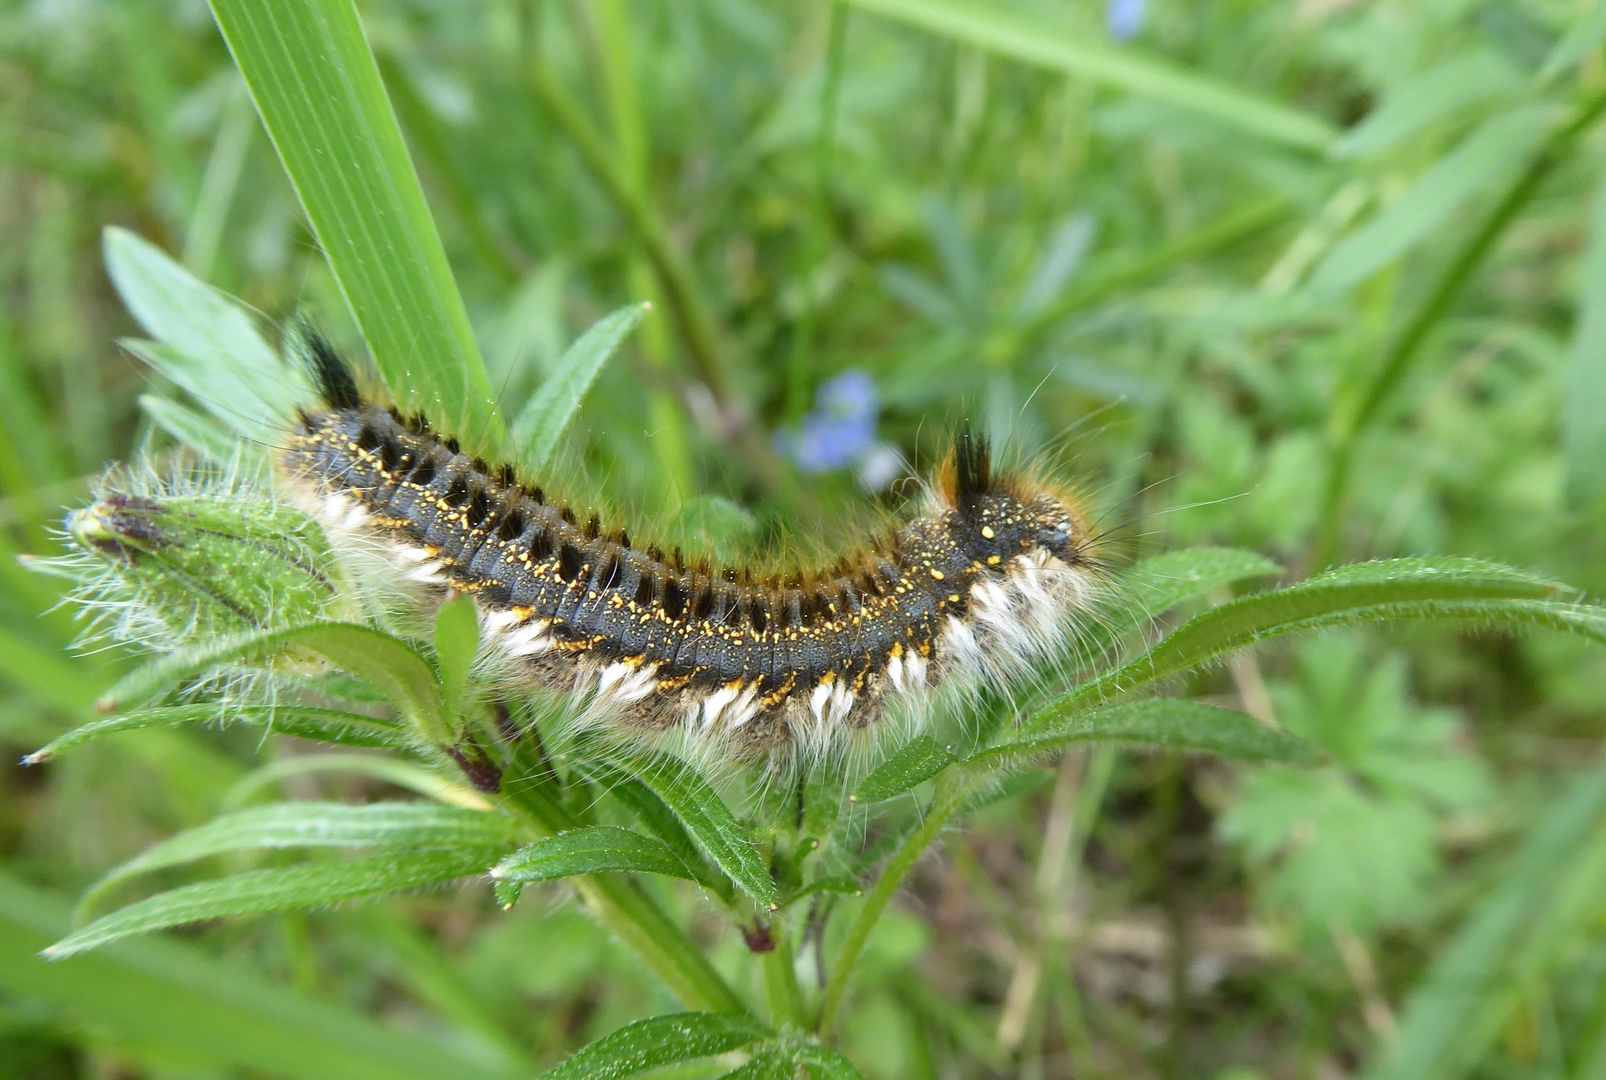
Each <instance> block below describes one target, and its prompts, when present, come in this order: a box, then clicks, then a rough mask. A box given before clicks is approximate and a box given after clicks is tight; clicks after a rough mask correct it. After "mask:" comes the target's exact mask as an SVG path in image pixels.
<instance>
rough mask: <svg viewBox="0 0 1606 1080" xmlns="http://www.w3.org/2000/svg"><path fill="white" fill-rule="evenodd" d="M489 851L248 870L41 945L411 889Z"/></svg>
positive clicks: (482, 859) (63, 949)
mask: <svg viewBox="0 0 1606 1080" xmlns="http://www.w3.org/2000/svg"><path fill="white" fill-rule="evenodd" d="M496 856H497V852H496V850H495V849H493V848H458V849H453V850H451V851H417V852H393V853H390V854H386V855H376V856H372V857H369V858H363V859H351V860H347V861H345V862H334V863H315V864H311V865H305V866H292V867H281V868H275V869H272V870H253V871H250V872H248V873H244V874H236V875H234V876H232V877H226V878H219V879H217V880H215V881H203V882H198V883H197V884H194V885H185V886H183V887H181V888H177V889H173V890H170V891H168V892H164V893H158V894H156V895H155V896H152V897H150V898H148V899H145V900H141V901H139V902H138V903H136V904H130V905H129V906H128V907H125V908H119V909H118V910H116V911H114V912H112V913H111V914H109V915H104V916H102V917H101V918H99V919H96V920H95V921H94V922H92V923H90V924H89V925H88V926H86V927H84V928H83V929H81V930H76V931H74V932H73V933H71V934H69V935H67V936H66V937H65V938H63V939H62V940H60V941H58V942H56V943H55V944H54V945H52V946H50V948H48V949H46V950H45V955H47V956H49V957H51V958H53V959H57V958H60V957H64V956H71V955H72V954H74V953H79V952H83V951H84V950H85V949H93V948H95V947H96V946H98V945H104V944H106V943H107V942H109V941H116V940H117V939H118V938H123V937H128V936H129V935H131V934H145V933H149V932H150V931H152V930H165V929H168V928H169V927H173V926H182V925H184V924H185V923H192V922H201V921H203V920H206V919H221V918H226V917H229V916H234V915H261V914H264V913H266V912H270V911H293V910H296V909H299V908H308V907H317V906H320V905H324V904H333V903H336V902H338V901H341V900H350V899H353V898H355V897H359V896H373V895H375V894H378V893H390V892H397V891H399V890H402V889H416V888H419V887H420V886H423V885H434V884H437V883H439V882H443V881H454V880H456V879H457V878H461V877H470V876H472V875H477V874H483V873H485V871H486V869H487V868H488V867H489V865H490V863H491V862H492V860H494V859H495V858H496Z"/></svg>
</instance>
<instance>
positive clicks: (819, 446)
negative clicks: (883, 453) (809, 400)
mask: <svg viewBox="0 0 1606 1080" xmlns="http://www.w3.org/2000/svg"><path fill="white" fill-rule="evenodd" d="M880 412H881V402H880V399H879V398H878V396H877V394H876V388H875V382H874V381H873V380H872V379H871V378H870V376H869V375H868V374H866V373H865V372H863V371H856V370H855V371H844V372H843V373H842V374H840V375H838V376H837V377H836V378H834V379H831V380H829V381H827V382H825V383H824V384H822V385H821V386H820V389H819V392H818V393H816V394H815V397H814V411H813V412H811V413H809V414H808V415H807V416H805V417H804V418H803V423H802V424H801V425H800V426H799V428H798V429H797V430H796V431H779V432H776V435H775V445H776V448H777V449H778V450H779V451H780V452H781V453H782V454H785V455H786V456H787V457H789V458H791V459H792V460H793V461H794V462H795V463H796V464H797V467H798V468H800V469H802V470H803V471H804V472H806V473H821V472H829V471H830V470H832V469H841V468H845V467H847V466H849V465H852V464H854V463H855V462H858V461H861V460H863V459H864V458H865V457H866V456H867V455H868V454H869V453H870V451H871V450H873V449H874V448H875V445H876V441H875V429H876V418H877V417H878V416H879V415H880Z"/></svg>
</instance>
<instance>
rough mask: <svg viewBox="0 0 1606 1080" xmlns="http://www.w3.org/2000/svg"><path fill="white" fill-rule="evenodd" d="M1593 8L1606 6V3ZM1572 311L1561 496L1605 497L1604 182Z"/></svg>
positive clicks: (1581, 500)
mask: <svg viewBox="0 0 1606 1080" xmlns="http://www.w3.org/2000/svg"><path fill="white" fill-rule="evenodd" d="M1596 10H1597V11H1603V12H1606V3H1602V4H1600V5H1598V7H1597V8H1596ZM1578 283H1579V297H1578V313H1577V315H1576V316H1575V317H1574V319H1573V340H1572V355H1571V356H1570V357H1568V360H1567V370H1566V374H1565V376H1564V379H1565V383H1564V392H1563V394H1562V398H1561V432H1562V446H1563V448H1564V449H1565V451H1566V464H1567V499H1568V502H1570V503H1571V504H1572V505H1573V506H1574V507H1576V508H1580V509H1582V508H1585V507H1589V506H1594V505H1599V504H1601V503H1606V467H1603V463H1606V182H1603V183H1601V184H1600V185H1599V186H1598V187H1597V188H1596V189H1595V196H1594V198H1593V200H1591V203H1590V211H1589V238H1588V242H1587V243H1586V245H1585V247H1584V255H1583V259H1582V261H1581V263H1580V265H1579V272H1578Z"/></svg>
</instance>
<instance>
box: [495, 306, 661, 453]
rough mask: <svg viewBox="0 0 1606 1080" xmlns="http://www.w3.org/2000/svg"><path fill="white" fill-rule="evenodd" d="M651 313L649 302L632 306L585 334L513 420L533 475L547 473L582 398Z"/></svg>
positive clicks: (517, 445) (520, 450)
mask: <svg viewBox="0 0 1606 1080" xmlns="http://www.w3.org/2000/svg"><path fill="white" fill-rule="evenodd" d="M646 314H647V307H646V305H644V304H632V305H630V306H629V307H624V308H620V309H619V310H618V311H616V312H614V313H613V314H612V315H609V316H608V317H607V318H605V319H603V320H601V321H600V322H598V323H597V324H596V325H594V326H592V327H591V329H589V330H587V331H586V332H585V333H584V334H581V335H580V338H579V340H577V341H576V342H575V343H574V344H573V345H570V346H569V348H568V351H566V352H565V353H564V354H563V355H562V356H561V357H559V358H558V362H557V365H556V366H555V367H554V368H553V369H552V374H551V375H549V376H547V379H546V381H545V382H543V383H542V384H541V388H540V389H539V390H537V391H536V392H535V394H534V395H533V396H532V397H531V398H530V400H529V401H528V402H527V403H526V404H525V406H524V408H523V409H522V410H520V412H519V416H518V419H516V420H514V421H513V446H514V447H515V448H516V453H517V454H518V457H519V460H520V461H522V462H523V463H524V466H525V467H526V468H527V469H529V470H530V473H531V475H535V476H539V475H541V472H542V470H543V469H545V468H546V467H547V466H548V465H549V464H551V462H552V454H553V451H555V450H556V449H557V446H558V438H559V436H561V435H562V434H563V429H564V428H565V427H567V426H568V424H569V421H570V420H571V419H573V417H574V414H575V413H576V412H577V411H579V408H580V402H581V401H582V400H584V398H585V395H586V391H587V390H590V389H591V384H592V383H593V382H595V381H596V378H597V373H598V372H599V371H601V370H602V365H603V364H605V363H607V362H608V358H609V357H610V356H612V355H613V354H614V353H615V352H616V351H618V348H619V346H620V344H622V343H623V342H624V339H625V338H626V337H627V336H628V335H629V333H630V331H632V330H634V329H635V328H636V326H637V325H638V324H639V323H640V322H641V320H642V318H643V317H644V316H645V315H646Z"/></svg>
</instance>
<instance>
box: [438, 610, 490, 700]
mask: <svg viewBox="0 0 1606 1080" xmlns="http://www.w3.org/2000/svg"><path fill="white" fill-rule="evenodd" d="M479 647H480V615H479V610H478V609H477V608H476V607H475V606H474V598H473V597H472V596H469V595H468V594H467V593H463V594H461V595H458V596H454V597H452V598H451V599H450V600H448V601H446V603H444V604H442V605H441V607H440V610H439V611H438V612H436V613H435V661H436V663H437V664H439V665H440V669H441V699H442V703H443V705H444V706H445V709H446V715H447V717H448V718H449V719H451V720H453V721H454V722H455V721H456V720H457V718H458V717H460V716H462V715H463V690H464V688H465V687H466V686H468V675H469V671H470V669H472V668H473V667H474V656H475V654H476V653H477V652H478V651H479Z"/></svg>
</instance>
